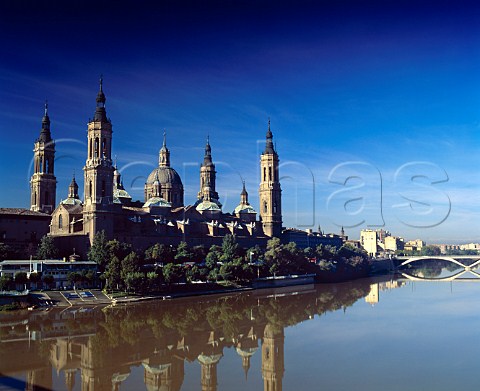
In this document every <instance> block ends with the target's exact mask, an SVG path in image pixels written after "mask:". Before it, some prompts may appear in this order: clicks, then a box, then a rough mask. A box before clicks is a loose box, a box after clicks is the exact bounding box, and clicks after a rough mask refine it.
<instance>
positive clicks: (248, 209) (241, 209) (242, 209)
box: [233, 204, 257, 214]
mask: <svg viewBox="0 0 480 391" xmlns="http://www.w3.org/2000/svg"><path fill="white" fill-rule="evenodd" d="M233 213H234V214H237V213H255V214H256V213H257V212H255V209H253V207H252V205H248V204H239V205H238V206H237V207H236V208H235V210H234V211H233Z"/></svg>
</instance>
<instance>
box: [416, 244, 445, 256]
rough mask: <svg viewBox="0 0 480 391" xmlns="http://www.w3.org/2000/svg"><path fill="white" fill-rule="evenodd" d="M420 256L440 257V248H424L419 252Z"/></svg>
mask: <svg viewBox="0 0 480 391" xmlns="http://www.w3.org/2000/svg"><path fill="white" fill-rule="evenodd" d="M420 254H421V255H429V256H432V255H440V254H441V251H440V247H437V246H424V247H422V249H421V250H420Z"/></svg>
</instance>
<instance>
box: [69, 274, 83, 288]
mask: <svg viewBox="0 0 480 391" xmlns="http://www.w3.org/2000/svg"><path fill="white" fill-rule="evenodd" d="M67 281H68V282H69V284H70V285H71V286H73V287H75V288H77V285H78V284H79V282H80V281H82V275H81V274H80V273H77V272H70V273H68V274H67Z"/></svg>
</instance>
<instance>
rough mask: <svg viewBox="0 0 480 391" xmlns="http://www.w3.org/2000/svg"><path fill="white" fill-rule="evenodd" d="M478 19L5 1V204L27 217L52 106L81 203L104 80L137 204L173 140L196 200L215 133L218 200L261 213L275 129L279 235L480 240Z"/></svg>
mask: <svg viewBox="0 0 480 391" xmlns="http://www.w3.org/2000/svg"><path fill="white" fill-rule="evenodd" d="M479 20H480V5H476V4H475V2H470V3H468V2H462V1H436V2H422V1H399V0H396V1H388V0H385V1H377V2H371V1H370V2H369V1H353V0H351V1H323V2H322V1H316V2H314V1H311V2H310V1H295V2H293V1H292V2H282V1H267V0H263V1H262V0H260V1H215V2H212V1H204V2H181V1H159V2H157V3H155V5H153V3H152V4H150V3H148V2H142V1H137V2H132V1H129V2H127V1H115V2H105V1H97V2H90V1H68V2H65V1H62V2H55V1H45V2H43V1H35V2H29V1H18V0H15V1H3V2H2V3H1V5H0V47H1V50H2V54H1V56H0V135H1V138H2V144H1V145H2V153H1V154H0V180H1V189H2V191H1V193H0V206H1V207H29V191H30V190H29V182H28V181H29V178H30V175H31V166H30V163H31V159H32V156H33V153H32V148H33V142H34V140H35V139H36V137H38V134H39V132H40V128H41V118H42V115H43V105H44V101H45V99H48V102H49V115H50V120H51V122H52V125H51V129H52V136H53V138H55V139H56V140H57V144H56V145H57V146H56V150H57V152H56V157H57V162H56V176H57V179H58V185H57V201H59V200H60V199H63V198H66V195H67V187H68V184H69V182H70V180H71V176H72V173H73V171H75V173H76V177H77V179H78V182H79V186H80V193H81V195H83V171H82V168H83V165H84V163H85V158H86V124H87V121H88V119H89V118H91V117H92V116H93V113H94V110H95V96H96V93H97V90H98V79H99V76H100V74H103V75H104V91H105V94H106V96H107V105H106V106H107V114H108V116H109V117H110V118H111V120H112V123H113V130H114V146H113V149H114V154H115V155H117V156H118V166H119V168H120V169H121V172H122V175H123V179H124V184H125V186H126V188H127V190H128V191H129V192H130V193H131V195H132V196H133V198H134V199H143V184H144V181H145V178H146V176H148V174H149V173H150V171H151V170H152V169H153V167H154V166H155V165H156V164H157V159H158V150H159V148H160V147H161V143H162V134H163V130H164V129H166V132H167V144H168V147H169V149H170V151H171V161H172V166H173V167H174V168H175V169H176V170H177V171H178V172H179V173H180V175H181V177H182V180H183V183H184V186H185V203H186V204H192V203H194V202H195V198H196V192H197V191H198V187H199V179H198V176H199V175H198V170H199V164H200V162H201V161H202V159H203V148H204V145H205V140H206V137H207V135H209V136H210V143H211V146H212V155H213V159H214V162H215V163H216V165H217V172H218V174H217V191H218V192H219V194H220V197H221V201H222V203H223V205H224V210H225V211H231V210H233V209H234V208H235V206H236V204H237V203H238V200H239V193H240V191H241V183H242V182H241V180H242V178H243V179H245V181H246V186H247V191H248V192H249V195H250V201H251V203H252V204H253V205H254V207H255V208H256V209H258V195H257V192H258V185H259V153H260V152H261V149H262V147H263V144H262V143H263V142H264V138H265V132H266V130H267V123H268V118H269V117H270V118H271V128H272V132H273V135H274V141H275V142H276V146H277V150H278V153H279V155H280V159H281V164H282V165H281V168H280V170H281V172H280V174H281V177H283V178H282V189H283V215H284V225H286V226H291V227H300V228H314V229H316V228H317V227H318V225H320V226H321V227H322V230H324V231H326V232H337V233H338V232H339V231H340V226H342V225H344V226H345V227H348V228H346V233H347V234H348V235H350V236H351V237H353V238H358V233H359V230H360V229H361V228H365V227H367V226H371V227H373V228H375V227H380V226H382V225H384V228H385V229H388V230H390V231H391V232H392V233H393V234H395V235H399V236H403V237H405V238H406V239H414V238H417V237H418V238H423V239H425V240H427V242H437V243H441V242H452V243H453V242H471V241H477V242H478V241H480V222H479V217H480V214H479V208H480V197H479V194H480V186H479V182H480V174H479V152H480V133H479V132H480V129H479V126H480V23H479Z"/></svg>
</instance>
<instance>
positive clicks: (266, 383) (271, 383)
mask: <svg viewBox="0 0 480 391" xmlns="http://www.w3.org/2000/svg"><path fill="white" fill-rule="evenodd" d="M284 339H285V337H284V335H283V328H282V329H281V330H276V329H275V327H274V326H272V325H270V324H267V325H266V326H265V330H264V332H263V341H262V377H263V389H264V391H281V390H282V380H283V372H284V371H285V368H284V356H283V345H284Z"/></svg>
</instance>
